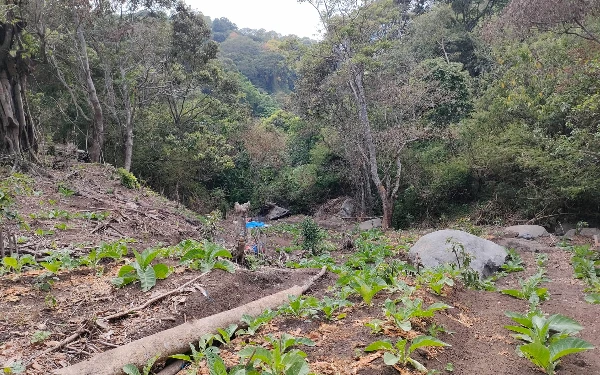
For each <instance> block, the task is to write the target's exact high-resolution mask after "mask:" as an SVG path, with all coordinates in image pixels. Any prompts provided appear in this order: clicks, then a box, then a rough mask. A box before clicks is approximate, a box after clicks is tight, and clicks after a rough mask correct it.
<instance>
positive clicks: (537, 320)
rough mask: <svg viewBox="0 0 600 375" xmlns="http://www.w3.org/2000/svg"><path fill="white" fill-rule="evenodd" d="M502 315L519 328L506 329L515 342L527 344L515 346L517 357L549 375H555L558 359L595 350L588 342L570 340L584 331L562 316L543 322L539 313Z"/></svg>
mask: <svg viewBox="0 0 600 375" xmlns="http://www.w3.org/2000/svg"><path fill="white" fill-rule="evenodd" d="M505 314H506V316H508V317H509V318H511V319H512V320H514V321H515V322H516V323H518V324H519V325H518V326H505V328H506V329H508V330H511V331H513V332H516V334H515V335H513V336H514V337H515V338H516V339H519V340H523V341H525V342H527V344H523V345H520V346H518V348H517V350H518V352H519V354H520V355H522V356H524V357H526V358H527V359H529V360H530V361H531V362H532V363H534V364H535V365H537V366H539V367H541V368H543V369H544V371H545V372H546V374H548V375H554V373H555V368H556V366H557V365H558V363H559V362H560V358H562V357H564V356H566V355H568V354H572V353H578V352H581V351H584V350H590V349H593V348H594V347H593V346H592V345H591V344H590V343H589V342H587V341H585V340H582V339H580V338H577V337H572V336H573V335H574V334H576V333H578V332H579V331H581V330H582V329H583V327H582V326H581V325H580V324H579V323H577V322H576V321H574V320H573V319H571V318H568V317H566V316H564V315H560V314H555V315H551V316H549V317H547V318H546V317H545V316H544V315H543V314H542V313H541V312H540V311H539V310H535V311H530V312H528V313H527V314H526V315H523V314H519V313H514V312H510V311H508V312H505Z"/></svg>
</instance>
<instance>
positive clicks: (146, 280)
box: [0, 240, 234, 291]
mask: <svg viewBox="0 0 600 375" xmlns="http://www.w3.org/2000/svg"><path fill="white" fill-rule="evenodd" d="M129 242H132V241H131V240H119V241H115V242H110V243H102V244H100V246H98V247H96V248H94V249H92V250H91V251H90V252H89V253H88V254H87V255H85V256H82V257H72V256H71V253H72V251H71V250H51V251H49V253H48V254H47V255H46V256H45V257H44V259H43V260H42V261H40V262H38V261H37V260H36V259H35V258H34V257H33V256H32V255H30V254H23V255H20V256H19V255H13V256H6V257H4V258H3V259H2V265H0V275H3V274H7V273H11V272H13V273H21V272H23V271H25V270H30V269H46V270H47V271H48V272H50V273H53V274H54V273H57V272H59V271H61V270H72V269H75V268H77V267H80V266H87V267H91V268H93V269H95V270H96V271H97V273H101V272H102V269H103V267H102V263H104V262H103V261H104V260H107V261H115V262H118V261H121V260H122V259H123V258H124V257H126V256H127V254H128V252H129V249H128V246H127V244H128V243H129ZM133 254H134V259H133V260H132V261H130V262H129V263H127V264H125V265H123V266H122V267H121V268H120V269H119V272H118V275H117V277H115V278H114V279H113V280H112V283H113V284H114V285H115V286H116V287H122V286H124V285H128V284H131V283H134V282H138V281H139V282H140V286H141V288H142V290H143V291H148V290H150V289H151V288H152V287H153V286H154V285H155V284H156V280H157V279H164V278H166V277H167V276H168V275H169V274H170V273H171V272H172V270H173V268H172V267H168V266H167V265H166V264H164V263H156V262H154V260H155V259H159V258H175V259H179V261H180V264H181V265H183V266H187V267H190V268H192V269H197V270H201V271H202V272H209V271H210V270H212V269H214V268H218V269H223V270H225V271H228V272H233V270H234V265H233V263H232V262H231V261H229V260H228V258H231V253H230V252H229V251H228V250H227V249H225V248H223V247H222V246H220V245H217V244H215V243H212V242H208V241H205V242H198V241H195V240H185V241H182V242H180V243H179V244H177V245H175V246H169V247H157V248H147V249H145V250H144V251H142V252H141V253H138V252H137V251H135V250H133Z"/></svg>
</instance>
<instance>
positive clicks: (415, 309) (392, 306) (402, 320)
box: [383, 297, 452, 331]
mask: <svg viewBox="0 0 600 375" xmlns="http://www.w3.org/2000/svg"><path fill="white" fill-rule="evenodd" d="M401 301H402V305H403V307H400V306H398V305H397V304H396V303H397V301H392V300H389V299H388V300H386V301H385V303H384V309H383V311H384V312H385V316H387V317H390V318H392V319H393V320H394V322H395V323H396V325H397V326H398V328H400V329H402V330H404V331H410V330H411V329H412V324H411V322H410V319H413V318H429V317H432V316H433V315H434V313H435V312H436V311H439V310H445V309H449V308H452V306H450V305H446V304H445V303H442V302H436V303H433V304H431V305H429V307H427V308H424V307H423V300H422V299H420V298H415V299H414V300H411V299H410V298H408V297H403V298H402V299H401Z"/></svg>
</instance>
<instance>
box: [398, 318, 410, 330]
mask: <svg viewBox="0 0 600 375" xmlns="http://www.w3.org/2000/svg"><path fill="white" fill-rule="evenodd" d="M396 325H397V326H398V328H400V329H401V330H403V331H405V332H408V331H410V330H411V329H412V324H411V323H410V320H401V321H398V320H396Z"/></svg>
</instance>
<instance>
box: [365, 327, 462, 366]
mask: <svg viewBox="0 0 600 375" xmlns="http://www.w3.org/2000/svg"><path fill="white" fill-rule="evenodd" d="M432 346H438V347H439V346H450V344H447V343H445V342H443V341H441V340H439V339H436V338H435V337H431V336H424V335H423V336H417V337H415V338H414V339H412V340H411V341H408V340H406V339H400V340H398V341H397V342H396V344H392V343H391V342H389V341H387V340H383V341H375V342H374V343H371V344H370V345H369V346H367V347H366V348H365V351H366V352H374V351H377V350H383V351H384V353H383V363H385V364H386V365H388V366H395V365H397V364H400V365H402V366H406V365H408V364H410V365H411V366H413V367H414V368H415V369H417V370H418V371H421V372H427V368H425V366H423V365H422V364H421V363H420V362H418V361H417V360H416V359H414V358H411V355H412V353H414V351H415V350H417V349H419V348H425V347H432Z"/></svg>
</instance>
